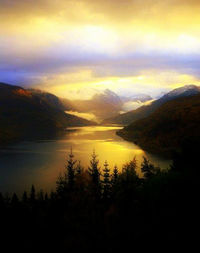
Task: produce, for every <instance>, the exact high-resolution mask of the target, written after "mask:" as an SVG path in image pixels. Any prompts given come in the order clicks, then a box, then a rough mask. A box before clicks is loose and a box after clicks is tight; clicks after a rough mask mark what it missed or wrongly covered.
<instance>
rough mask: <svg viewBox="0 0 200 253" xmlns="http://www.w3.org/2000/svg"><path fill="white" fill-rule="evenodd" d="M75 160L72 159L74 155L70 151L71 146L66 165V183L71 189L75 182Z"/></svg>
mask: <svg viewBox="0 0 200 253" xmlns="http://www.w3.org/2000/svg"><path fill="white" fill-rule="evenodd" d="M76 162H77V161H75V160H74V155H73V152H72V148H71V152H70V154H69V159H68V160H67V166H66V170H67V173H66V176H65V177H66V179H67V183H68V187H69V189H73V187H74V183H75V167H74V166H75V164H76Z"/></svg>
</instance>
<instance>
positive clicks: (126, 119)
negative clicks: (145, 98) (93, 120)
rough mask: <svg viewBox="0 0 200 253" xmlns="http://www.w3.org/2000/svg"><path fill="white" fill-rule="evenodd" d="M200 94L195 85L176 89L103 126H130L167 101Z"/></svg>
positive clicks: (105, 121)
mask: <svg viewBox="0 0 200 253" xmlns="http://www.w3.org/2000/svg"><path fill="white" fill-rule="evenodd" d="M199 93H200V88H199V87H198V86H195V85H186V86H183V87H180V88H177V89H174V90H172V91H170V92H168V93H167V94H165V95H164V96H162V97H161V98H159V99H157V100H155V101H153V102H152V103H150V104H148V105H144V106H141V107H139V108H138V109H136V110H132V111H129V112H127V113H123V114H118V115H117V116H115V117H112V118H108V119H105V120H103V122H102V124H122V125H128V124H130V123H132V122H134V121H136V120H139V119H142V118H145V117H147V116H149V115H150V114H151V113H153V112H154V111H155V110H156V109H157V108H159V107H160V106H161V105H162V104H164V103H165V102H167V101H170V100H173V99H176V98H178V97H187V96H192V95H195V94H199Z"/></svg>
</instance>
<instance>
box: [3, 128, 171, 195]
mask: <svg viewBox="0 0 200 253" xmlns="http://www.w3.org/2000/svg"><path fill="white" fill-rule="evenodd" d="M121 128H122V127H107V126H106V127H104V126H92V127H74V128H68V129H67V131H66V133H65V134H64V135H63V136H61V137H59V138H56V139H52V140H41V141H35V142H21V143H18V144H15V145H12V146H9V147H8V148H6V149H3V150H0V192H3V193H12V192H14V191H15V192H17V193H19V194H21V193H22V192H23V190H29V189H30V187H31V185H32V184H34V185H35V187H36V189H37V190H40V189H43V190H44V191H51V190H54V189H55V186H56V184H55V182H56V179H57V177H58V175H59V173H62V172H63V171H64V168H65V164H66V160H67V158H68V154H69V152H70V148H71V147H72V148H73V153H74V155H75V159H76V160H80V161H81V163H82V165H83V166H84V167H85V168H87V167H88V165H89V160H90V157H91V154H92V152H93V150H95V152H96V154H97V155H98V159H99V161H100V165H101V167H102V166H103V164H104V162H105V160H107V161H108V163H109V165H110V168H111V169H113V167H114V165H117V166H118V168H119V170H121V167H122V165H123V164H124V163H126V162H128V161H129V160H131V159H132V158H133V157H134V156H136V159H137V161H138V165H140V164H141V161H142V157H143V156H144V155H146V156H147V158H148V159H149V160H151V162H152V163H154V164H155V165H157V166H160V167H161V168H163V169H165V168H168V167H169V164H170V161H169V160H166V159H163V158H161V157H158V156H155V155H151V154H149V153H146V152H144V151H143V150H142V149H141V148H140V147H138V146H137V145H135V144H134V143H131V142H127V141H125V140H123V139H122V138H121V137H119V136H117V135H116V131H117V130H119V129H121ZM138 172H139V170H138Z"/></svg>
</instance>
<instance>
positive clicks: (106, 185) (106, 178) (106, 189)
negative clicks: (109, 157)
mask: <svg viewBox="0 0 200 253" xmlns="http://www.w3.org/2000/svg"><path fill="white" fill-rule="evenodd" d="M103 172H104V173H103V181H102V183H103V198H104V199H108V198H109V197H110V195H111V182H110V169H109V166H108V162H107V161H105V163H104V169H103Z"/></svg>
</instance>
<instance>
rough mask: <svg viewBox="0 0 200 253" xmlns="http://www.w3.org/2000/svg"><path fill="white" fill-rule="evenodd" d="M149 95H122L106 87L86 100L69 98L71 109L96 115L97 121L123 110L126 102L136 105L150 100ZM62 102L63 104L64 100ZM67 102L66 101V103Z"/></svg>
mask: <svg viewBox="0 0 200 253" xmlns="http://www.w3.org/2000/svg"><path fill="white" fill-rule="evenodd" d="M151 99H152V98H151V96H149V95H146V94H138V95H134V96H130V97H124V96H120V95H118V94H116V93H115V92H113V91H111V90H109V89H106V90H104V91H101V92H97V93H96V94H94V95H93V96H92V97H91V98H90V99H87V100H80V99H79V100H73V101H72V100H71V101H70V103H71V108H72V109H71V110H72V111H75V112H79V113H92V114H94V115H95V116H96V118H97V121H102V120H103V119H105V118H108V117H109V118H110V117H114V116H116V115H118V114H119V112H120V111H123V110H124V104H125V103H127V102H135V103H137V106H141V103H143V102H146V101H148V100H151ZM63 103H64V104H65V102H64V100H63ZM68 104H69V102H68V103H67V105H68ZM132 108H134V107H132Z"/></svg>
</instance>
